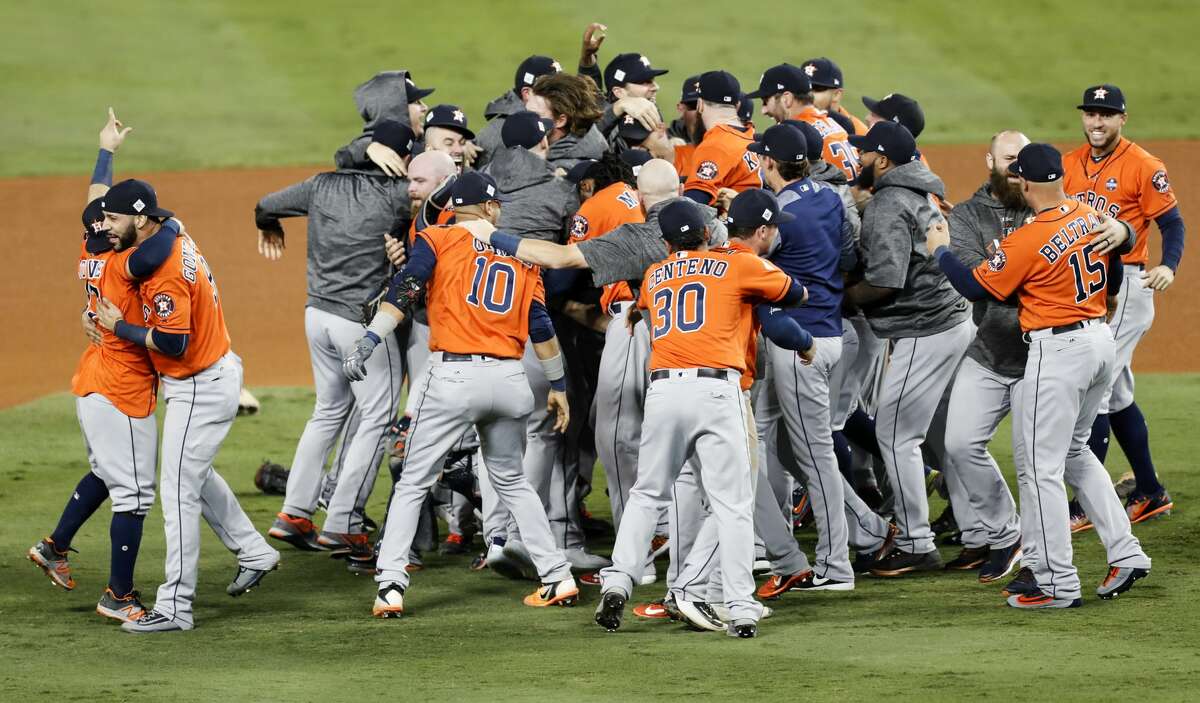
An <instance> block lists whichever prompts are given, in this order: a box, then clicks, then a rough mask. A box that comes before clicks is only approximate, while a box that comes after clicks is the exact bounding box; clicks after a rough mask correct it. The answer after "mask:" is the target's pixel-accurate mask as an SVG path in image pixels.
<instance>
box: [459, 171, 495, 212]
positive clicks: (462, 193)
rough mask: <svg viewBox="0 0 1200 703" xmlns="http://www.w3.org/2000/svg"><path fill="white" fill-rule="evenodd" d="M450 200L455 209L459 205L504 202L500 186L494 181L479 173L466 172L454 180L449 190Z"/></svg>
mask: <svg viewBox="0 0 1200 703" xmlns="http://www.w3.org/2000/svg"><path fill="white" fill-rule="evenodd" d="M450 200H451V202H453V203H454V205H455V207H458V206H460V205H479V204H480V203H486V202H488V201H490V200H496V201H499V202H504V200H505V198H504V196H503V195H501V194H500V186H498V185H496V181H495V179H493V178H492V177H491V176H489V175H488V174H486V173H482V172H480V171H466V172H464V173H462V174H461V175H460V176H459V177H458V178H456V179H454V186H453V187H452V188H451V189H450Z"/></svg>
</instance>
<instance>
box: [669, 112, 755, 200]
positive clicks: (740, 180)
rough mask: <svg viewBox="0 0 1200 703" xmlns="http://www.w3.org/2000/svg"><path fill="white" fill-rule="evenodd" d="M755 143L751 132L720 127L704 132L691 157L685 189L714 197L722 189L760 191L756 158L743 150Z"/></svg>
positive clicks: (722, 125)
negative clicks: (754, 189)
mask: <svg viewBox="0 0 1200 703" xmlns="http://www.w3.org/2000/svg"><path fill="white" fill-rule="evenodd" d="M753 141H754V130H753V129H751V128H749V127H745V128H738V127H734V126H733V125H727V124H719V125H716V126H714V127H713V128H712V129H710V130H708V131H707V132H705V133H704V139H703V140H702V141H701V142H700V145H699V146H697V147H696V152H695V154H693V156H692V170H691V175H690V176H688V179H687V182H686V183H685V184H684V190H700V191H704V192H706V193H709V194H711V195H713V196H714V197H715V196H716V194H717V191H718V190H720V189H721V188H732V189H733V190H736V191H738V192H739V193H740V192H741V191H743V190H746V189H747V188H759V187H761V186H762V179H761V178H760V177H759V173H758V159H757V158H756V157H755V156H754V154H753V153H752V152H749V151H746V147H748V146H750V144H751V142H753Z"/></svg>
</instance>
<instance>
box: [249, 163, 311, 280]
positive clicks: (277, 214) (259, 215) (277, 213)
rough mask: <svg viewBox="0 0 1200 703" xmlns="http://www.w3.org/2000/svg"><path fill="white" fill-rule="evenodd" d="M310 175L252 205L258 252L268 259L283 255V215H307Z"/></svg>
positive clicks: (272, 259) (275, 259) (275, 258)
mask: <svg viewBox="0 0 1200 703" xmlns="http://www.w3.org/2000/svg"><path fill="white" fill-rule="evenodd" d="M312 194H313V179H312V178H309V179H307V180H304V181H301V182H300V183H296V184H295V185H290V186H288V187H287V188H284V189H283V190H277V191H275V192H274V193H270V194H269V195H265V196H263V198H262V200H259V201H258V204H257V205H255V206H254V226H255V227H256V228H258V253H259V254H262V255H263V256H264V257H266V258H267V259H270V260H271V261H277V260H278V259H280V258H281V257H282V256H283V249H284V242H283V225H282V224H281V223H280V222H279V220H281V219H282V218H285V217H307V216H308V209H309V206H310V204H311V203H312Z"/></svg>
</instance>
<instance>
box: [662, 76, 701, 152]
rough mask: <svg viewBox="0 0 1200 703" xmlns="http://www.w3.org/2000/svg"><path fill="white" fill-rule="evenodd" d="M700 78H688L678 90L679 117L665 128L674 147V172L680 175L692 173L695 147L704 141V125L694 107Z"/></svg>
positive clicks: (697, 103) (677, 107)
mask: <svg viewBox="0 0 1200 703" xmlns="http://www.w3.org/2000/svg"><path fill="white" fill-rule="evenodd" d="M699 82H700V76H688V77H687V78H685V79H684V81H683V87H682V88H681V89H680V94H679V102H678V103H676V104H675V111H676V112H678V113H679V117H677V118H676V119H674V120H671V124H670V125H669V126H668V127H667V136H668V137H670V138H671V144H672V146H674V147H675V170H676V171H678V172H680V173H691V172H692V157H693V156H694V155H695V153H696V146H697V145H698V144H700V142H701V141H702V140H703V139H704V123H703V122H702V121H701V119H700V113H699V111H698V110H697V108H696V106H697V105H699V103H700V91H699V88H698V87H697V85H696V84H697V83H699Z"/></svg>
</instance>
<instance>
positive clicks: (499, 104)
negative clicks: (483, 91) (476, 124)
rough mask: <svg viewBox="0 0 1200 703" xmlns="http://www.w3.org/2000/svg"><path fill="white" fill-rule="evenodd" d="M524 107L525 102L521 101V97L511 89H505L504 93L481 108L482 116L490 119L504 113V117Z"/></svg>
mask: <svg viewBox="0 0 1200 703" xmlns="http://www.w3.org/2000/svg"><path fill="white" fill-rule="evenodd" d="M524 109H525V103H523V102H521V97H520V96H519V95H517V94H516V93H514V92H512V91H511V90H509V91H505V93H504V95H501V96H500V97H498V98H496V99H495V100H493V101H491V102H490V103H488V104H487V105H486V106H485V107H484V108H483V118H484V119H485V120H490V119H492V118H493V117H499V116H501V115H504V116H505V117H507V116H509V115H511V114H513V113H514V112H520V111H521V110H524Z"/></svg>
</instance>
